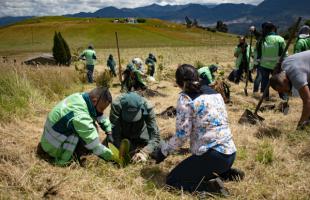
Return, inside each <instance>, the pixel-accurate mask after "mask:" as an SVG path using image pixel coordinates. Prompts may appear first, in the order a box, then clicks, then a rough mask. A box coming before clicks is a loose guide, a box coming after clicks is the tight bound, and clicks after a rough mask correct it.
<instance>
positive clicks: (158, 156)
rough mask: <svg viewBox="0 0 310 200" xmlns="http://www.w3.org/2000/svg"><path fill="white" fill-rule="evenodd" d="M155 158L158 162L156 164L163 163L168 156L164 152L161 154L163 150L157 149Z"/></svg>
mask: <svg viewBox="0 0 310 200" xmlns="http://www.w3.org/2000/svg"><path fill="white" fill-rule="evenodd" d="M154 158H155V161H156V164H159V163H161V162H162V161H164V160H165V159H166V158H167V156H165V155H164V154H163V153H162V152H161V148H157V149H156V150H155V152H154Z"/></svg>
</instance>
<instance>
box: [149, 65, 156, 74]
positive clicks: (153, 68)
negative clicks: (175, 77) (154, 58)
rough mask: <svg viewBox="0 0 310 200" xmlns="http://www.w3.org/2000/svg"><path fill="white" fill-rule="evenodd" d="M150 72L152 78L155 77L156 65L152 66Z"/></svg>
mask: <svg viewBox="0 0 310 200" xmlns="http://www.w3.org/2000/svg"><path fill="white" fill-rule="evenodd" d="M149 70H150V71H149V72H150V76H154V73H155V66H154V65H151V66H150V67H149Z"/></svg>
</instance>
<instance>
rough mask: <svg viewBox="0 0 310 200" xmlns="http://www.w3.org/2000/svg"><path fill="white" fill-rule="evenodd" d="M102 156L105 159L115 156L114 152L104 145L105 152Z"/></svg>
mask: <svg viewBox="0 0 310 200" xmlns="http://www.w3.org/2000/svg"><path fill="white" fill-rule="evenodd" d="M102 157H103V159H105V160H106V161H109V160H112V158H113V152H112V151H111V150H110V149H109V148H107V147H104V149H103V153H102Z"/></svg>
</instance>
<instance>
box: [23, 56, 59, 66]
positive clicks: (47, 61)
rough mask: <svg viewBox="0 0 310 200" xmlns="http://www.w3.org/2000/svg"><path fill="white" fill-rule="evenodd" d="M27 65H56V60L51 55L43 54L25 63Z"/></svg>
mask: <svg viewBox="0 0 310 200" xmlns="http://www.w3.org/2000/svg"><path fill="white" fill-rule="evenodd" d="M24 63H25V64H26V65H56V60H55V59H54V57H53V56H52V55H51V54H42V55H40V56H37V57H32V58H29V59H28V60H26V61H24Z"/></svg>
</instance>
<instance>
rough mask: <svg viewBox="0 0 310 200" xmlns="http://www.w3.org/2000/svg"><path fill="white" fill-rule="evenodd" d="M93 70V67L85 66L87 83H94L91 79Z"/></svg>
mask: <svg viewBox="0 0 310 200" xmlns="http://www.w3.org/2000/svg"><path fill="white" fill-rule="evenodd" d="M94 68H95V66H94V65H86V69H87V81H88V83H93V82H94V79H93V73H94Z"/></svg>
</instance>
